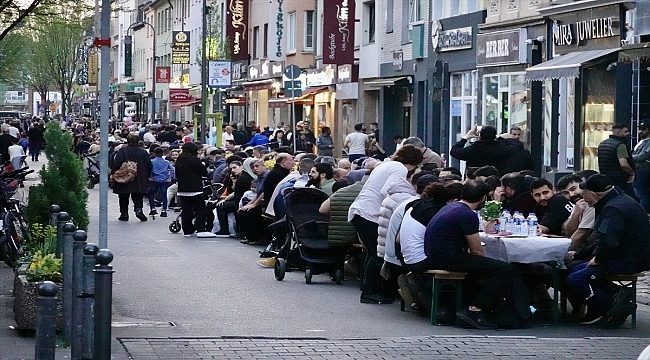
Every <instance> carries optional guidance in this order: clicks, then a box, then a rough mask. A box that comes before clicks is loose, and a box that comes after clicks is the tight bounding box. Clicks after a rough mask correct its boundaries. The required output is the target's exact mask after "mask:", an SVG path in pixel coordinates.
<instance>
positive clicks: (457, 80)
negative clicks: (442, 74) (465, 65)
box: [451, 74, 463, 97]
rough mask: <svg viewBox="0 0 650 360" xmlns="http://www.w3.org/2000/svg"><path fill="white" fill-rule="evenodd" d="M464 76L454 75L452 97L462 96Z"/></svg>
mask: <svg viewBox="0 0 650 360" xmlns="http://www.w3.org/2000/svg"><path fill="white" fill-rule="evenodd" d="M462 77H463V74H452V75H451V96H452V97H457V96H462V94H463V90H462V88H463V81H462Z"/></svg>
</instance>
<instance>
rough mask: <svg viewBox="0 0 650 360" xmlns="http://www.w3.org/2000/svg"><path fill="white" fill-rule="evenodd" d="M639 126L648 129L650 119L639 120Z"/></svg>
mask: <svg viewBox="0 0 650 360" xmlns="http://www.w3.org/2000/svg"><path fill="white" fill-rule="evenodd" d="M639 128H645V129H649V128H650V120H648V119H641V120H639Z"/></svg>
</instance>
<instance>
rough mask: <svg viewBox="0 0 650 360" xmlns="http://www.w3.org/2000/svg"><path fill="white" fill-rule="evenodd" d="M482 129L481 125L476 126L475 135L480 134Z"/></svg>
mask: <svg viewBox="0 0 650 360" xmlns="http://www.w3.org/2000/svg"><path fill="white" fill-rule="evenodd" d="M482 128H483V126H482V125H477V126H476V134H477V135H478V134H480V133H481V129H482Z"/></svg>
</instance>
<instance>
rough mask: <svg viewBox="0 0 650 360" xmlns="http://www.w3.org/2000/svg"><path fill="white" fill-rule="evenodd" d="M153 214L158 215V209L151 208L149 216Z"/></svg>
mask: <svg viewBox="0 0 650 360" xmlns="http://www.w3.org/2000/svg"><path fill="white" fill-rule="evenodd" d="M154 215H158V211H156V209H151V211H149V216H154Z"/></svg>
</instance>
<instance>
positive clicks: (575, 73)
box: [526, 49, 619, 81]
mask: <svg viewBox="0 0 650 360" xmlns="http://www.w3.org/2000/svg"><path fill="white" fill-rule="evenodd" d="M618 50H619V49H605V50H589V51H576V52H573V53H569V54H566V55H562V56H558V57H555V58H553V59H551V60H549V61H545V62H543V63H541V64H537V65H535V66H532V67H529V68H528V69H526V80H527V81H543V80H547V79H562V78H576V77H579V76H580V67H582V66H583V65H584V64H586V63H589V62H591V61H594V60H596V59H598V58H600V57H603V56H606V55H609V54H611V53H615V52H617V51H618Z"/></svg>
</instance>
